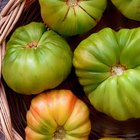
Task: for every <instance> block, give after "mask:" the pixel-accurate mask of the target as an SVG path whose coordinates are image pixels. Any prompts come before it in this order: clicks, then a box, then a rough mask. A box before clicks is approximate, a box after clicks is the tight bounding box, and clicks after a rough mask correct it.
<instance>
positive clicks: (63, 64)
mask: <svg viewBox="0 0 140 140" xmlns="http://www.w3.org/2000/svg"><path fill="white" fill-rule="evenodd" d="M71 66H72V51H71V49H70V46H69V45H68V44H67V42H66V41H65V40H64V39H63V38H62V37H60V36H59V35H58V34H57V33H55V32H54V31H51V30H49V31H46V28H45V26H44V24H42V23H36V22H32V23H30V24H28V25H25V26H22V27H19V28H18V29H16V30H15V32H14V33H13V34H12V36H11V38H10V40H9V41H8V43H7V48H6V53H5V56H4V60H3V63H2V75H3V78H4V80H5V82H6V83H7V85H8V86H9V87H10V88H11V89H13V90H14V91H16V92H17V93H22V94H37V93H39V92H42V91H43V90H46V89H52V88H54V87H56V86H58V85H59V84H60V83H61V82H62V81H63V80H65V79H66V78H67V76H68V74H69V73H70V71H71Z"/></svg>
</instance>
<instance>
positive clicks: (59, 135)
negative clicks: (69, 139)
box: [54, 126, 65, 140]
mask: <svg viewBox="0 0 140 140" xmlns="http://www.w3.org/2000/svg"><path fill="white" fill-rule="evenodd" d="M64 137H65V130H64V128H63V126H58V127H57V129H56V131H55V132H54V140H58V139H59V140H63V138H64Z"/></svg>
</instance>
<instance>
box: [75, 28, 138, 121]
mask: <svg viewBox="0 0 140 140" xmlns="http://www.w3.org/2000/svg"><path fill="white" fill-rule="evenodd" d="M73 64H74V66H75V70H76V74H77V76H78V78H79V82H80V83H81V85H83V88H84V91H85V93H86V94H87V96H88V98H89V100H90V102H91V104H92V105H93V106H94V107H95V108H96V109H97V110H98V111H100V112H103V113H105V114H107V115H109V116H111V117H113V118H114V119H117V120H121V121H123V120H127V119H130V118H140V28H134V29H120V30H119V31H113V30H112V29H111V28H104V29H102V30H100V31H99V32H97V33H93V34H92V35H90V36H89V37H87V38H86V39H85V40H83V41H82V42H81V43H80V44H79V45H78V47H77V48H76V49H75V51H74V59H73Z"/></svg>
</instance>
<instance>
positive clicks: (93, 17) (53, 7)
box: [39, 0, 107, 36]
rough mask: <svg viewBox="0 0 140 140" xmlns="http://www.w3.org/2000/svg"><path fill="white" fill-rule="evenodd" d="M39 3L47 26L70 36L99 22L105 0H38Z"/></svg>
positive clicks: (104, 6) (85, 30) (80, 32)
mask: <svg viewBox="0 0 140 140" xmlns="http://www.w3.org/2000/svg"><path fill="white" fill-rule="evenodd" d="M39 3H40V9H41V16H42V19H43V21H44V22H45V23H46V24H47V25H48V27H49V28H50V29H53V30H55V31H56V32H58V33H60V34H62V35H66V36H72V35H76V34H82V33H85V32H87V31H89V30H90V29H91V28H93V27H94V26H95V25H96V24H97V23H98V22H99V20H100V19H101V17H102V15H103V12H104V10H105V8H106V5H107V0H55V1H54V0H39Z"/></svg>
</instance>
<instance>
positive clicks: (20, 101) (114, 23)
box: [3, 0, 140, 140]
mask: <svg viewBox="0 0 140 140" xmlns="http://www.w3.org/2000/svg"><path fill="white" fill-rule="evenodd" d="M32 21H37V22H42V19H41V16H40V7H39V4H38V1H35V2H34V3H33V4H32V5H31V6H30V7H29V8H28V9H26V10H24V12H23V13H22V15H21V17H20V19H19V21H18V23H17V24H16V26H15V28H17V27H19V26H22V25H25V24H28V23H30V22H32ZM139 26H140V22H138V21H134V20H130V19H127V18H125V17H124V16H123V15H122V14H121V13H120V12H119V11H118V10H117V9H116V8H115V7H114V6H113V5H112V3H111V2H110V0H108V6H107V8H106V10H105V12H104V14H103V17H102V19H101V20H100V22H99V23H98V24H97V25H96V26H95V27H94V28H93V29H92V30H90V31H89V32H87V33H85V34H83V35H77V36H73V37H68V38H66V40H67V41H68V43H69V44H70V46H71V49H72V51H74V49H75V48H76V47H77V45H78V44H79V43H80V41H82V40H83V39H84V38H86V37H87V36H89V35H90V34H92V33H94V32H97V31H99V30H100V29H102V28H104V27H110V28H112V29H114V30H119V29H121V28H134V27H139ZM15 28H14V29H13V31H14V30H15ZM11 33H12V32H11ZM10 35H11V34H10ZM10 35H9V37H10ZM9 37H7V40H8V39H9ZM3 82H4V81H3ZM4 86H5V89H6V95H7V99H8V103H9V107H10V113H11V119H12V123H13V126H14V128H15V129H16V131H17V132H18V133H19V134H20V135H21V136H22V137H23V138H24V137H25V133H24V128H25V127H26V112H27V110H28V109H29V106H30V102H31V99H32V98H33V97H34V96H35V95H20V94H17V93H15V92H14V91H12V90H11V89H10V88H9V87H8V86H7V85H6V84H5V83H4ZM56 89H70V90H72V91H73V93H74V94H75V95H76V96H77V97H78V98H80V99H81V100H83V101H84V102H85V103H86V104H87V105H88V107H89V109H90V119H91V121H92V130H91V134H90V137H89V140H97V139H98V138H101V137H121V138H124V139H126V140H140V119H130V120H127V121H124V122H119V121H116V120H114V119H112V118H110V117H108V116H106V115H105V114H102V113H100V112H98V111H96V110H95V109H94V108H93V106H92V105H91V104H90V103H89V100H88V99H87V97H86V96H85V94H84V92H83V88H82V86H81V85H80V84H79V82H78V79H77V77H76V75H75V71H74V68H73V67H72V71H71V73H70V75H69V76H68V78H67V79H66V80H65V81H64V82H63V83H61V84H60V85H59V86H58V87H56Z"/></svg>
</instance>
